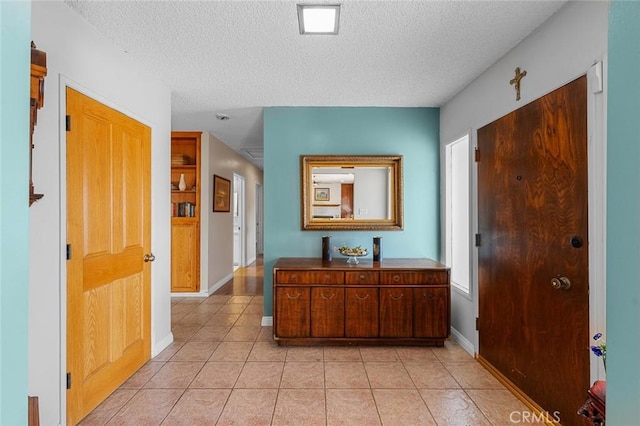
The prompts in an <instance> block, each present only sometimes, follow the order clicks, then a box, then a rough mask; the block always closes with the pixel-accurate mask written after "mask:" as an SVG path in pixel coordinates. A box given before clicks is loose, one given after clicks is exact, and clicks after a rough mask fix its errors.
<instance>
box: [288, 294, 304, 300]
mask: <svg viewBox="0 0 640 426" xmlns="http://www.w3.org/2000/svg"><path fill="white" fill-rule="evenodd" d="M300 296H301V294H300V293H298V294H289V293H287V297H288V298H289V299H299V298H300Z"/></svg>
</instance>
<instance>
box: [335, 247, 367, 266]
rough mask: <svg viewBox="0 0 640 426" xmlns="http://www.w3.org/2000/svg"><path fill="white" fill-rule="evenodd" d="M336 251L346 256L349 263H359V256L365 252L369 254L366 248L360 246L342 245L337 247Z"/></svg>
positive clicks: (364, 254)
mask: <svg viewBox="0 0 640 426" xmlns="http://www.w3.org/2000/svg"><path fill="white" fill-rule="evenodd" d="M338 253H340V254H341V255H343V256H346V257H348V259H347V263H348V264H350V265H357V264H358V263H359V261H358V258H359V257H364V256H366V255H367V254H369V252H368V251H367V249H366V248H363V247H361V246H357V247H347V246H342V247H339V248H338Z"/></svg>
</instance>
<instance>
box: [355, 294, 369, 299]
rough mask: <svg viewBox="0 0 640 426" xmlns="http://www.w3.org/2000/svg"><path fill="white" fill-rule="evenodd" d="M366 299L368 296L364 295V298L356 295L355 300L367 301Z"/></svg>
mask: <svg viewBox="0 0 640 426" xmlns="http://www.w3.org/2000/svg"><path fill="white" fill-rule="evenodd" d="M368 298H369V295H368V294H365V295H364V296H360V295H359V294H358V293H356V299H358V300H365V299H368Z"/></svg>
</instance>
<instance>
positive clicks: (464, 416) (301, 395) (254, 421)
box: [81, 261, 531, 426]
mask: <svg viewBox="0 0 640 426" xmlns="http://www.w3.org/2000/svg"><path fill="white" fill-rule="evenodd" d="M262 277H263V270H262V263H261V262H260V261H259V262H257V263H254V264H252V265H250V266H249V267H246V268H240V269H238V270H237V271H236V274H235V275H234V278H233V280H231V281H230V282H229V283H227V284H225V285H224V286H223V287H222V288H221V289H220V290H219V291H218V292H216V294H214V295H212V296H210V297H208V298H205V299H203V298H185V297H177V298H174V299H173V300H172V330H173V335H174V342H173V343H172V344H171V345H170V346H169V347H168V348H166V349H165V350H164V351H163V352H162V353H160V354H159V355H158V356H156V357H155V358H153V359H152V360H150V361H149V362H148V363H147V364H146V365H145V366H143V367H142V368H141V369H140V370H138V372H137V373H136V374H135V375H134V376H133V377H131V378H130V379H129V380H128V381H127V382H125V383H124V384H123V385H122V386H121V387H120V388H119V389H118V390H116V391H115V392H114V393H113V394H112V395H111V396H110V397H109V398H108V399H107V400H106V401H105V402H103V403H102V404H101V405H100V406H99V407H98V408H96V409H95V410H94V411H93V412H92V413H90V414H89V416H87V418H85V420H84V421H83V422H82V423H81V424H82V425H105V424H108V425H231V424H235V425H270V424H271V425H285V424H290V425H305V426H306V425H377V424H389V425H473V426H479V425H508V424H513V423H519V422H523V419H524V418H525V416H530V413H529V412H528V410H527V408H526V407H525V406H524V404H522V403H521V402H520V401H519V400H517V399H516V398H515V397H514V396H513V395H512V394H511V393H510V392H509V391H508V390H506V389H505V388H504V387H503V386H502V385H501V384H500V383H499V382H498V381H497V380H496V379H495V378H494V377H493V376H491V375H490V374H489V373H488V372H487V371H486V370H485V369H484V368H483V367H481V366H480V364H478V363H477V362H476V361H475V360H474V359H473V358H472V357H471V356H469V354H468V353H467V352H465V351H464V350H463V349H462V348H461V347H460V346H458V345H456V344H454V343H451V342H447V344H446V345H445V347H443V348H429V347H401V346H397V347H336V346H325V347H279V346H278V345H276V344H275V343H274V342H273V341H272V330H271V327H262V326H261V325H260V324H261V320H262V303H263V298H262ZM529 423H531V421H529Z"/></svg>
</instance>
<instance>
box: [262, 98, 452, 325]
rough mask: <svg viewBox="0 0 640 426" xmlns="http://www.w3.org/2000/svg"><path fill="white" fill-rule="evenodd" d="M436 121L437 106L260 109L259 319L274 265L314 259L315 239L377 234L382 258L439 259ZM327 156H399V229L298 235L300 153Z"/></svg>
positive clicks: (368, 241)
mask: <svg viewBox="0 0 640 426" xmlns="http://www.w3.org/2000/svg"><path fill="white" fill-rule="evenodd" d="M439 121H440V110H439V109H438V108H373V107H371V108H363V107H273V108H265V110H264V182H265V185H264V191H265V196H264V202H265V206H264V215H265V218H264V270H265V274H264V308H265V311H264V315H265V316H270V315H271V314H272V276H271V274H270V272H269V271H270V270H271V268H272V267H273V265H274V263H275V261H276V260H277V259H278V258H279V257H321V255H322V253H321V236H322V235H331V236H332V243H333V245H339V244H341V243H343V242H344V243H347V244H348V245H362V246H365V247H369V248H371V245H372V238H373V236H374V235H381V236H382V237H383V239H382V249H383V256H384V257H408V258H418V257H429V258H432V259H435V260H439V259H440V160H439V158H440V154H439V138H440V127H439V126H440V124H439ZM330 154H332V155H334V154H335V155H384V154H401V155H403V166H404V230H403V231H387V232H380V231H371V232H369V231H350V232H349V231H342V232H334V231H331V232H326V231H302V230H301V209H300V198H301V189H300V156H301V155H330ZM369 256H371V255H369ZM334 261H345V260H344V259H343V258H335V259H334Z"/></svg>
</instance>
